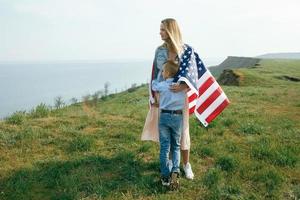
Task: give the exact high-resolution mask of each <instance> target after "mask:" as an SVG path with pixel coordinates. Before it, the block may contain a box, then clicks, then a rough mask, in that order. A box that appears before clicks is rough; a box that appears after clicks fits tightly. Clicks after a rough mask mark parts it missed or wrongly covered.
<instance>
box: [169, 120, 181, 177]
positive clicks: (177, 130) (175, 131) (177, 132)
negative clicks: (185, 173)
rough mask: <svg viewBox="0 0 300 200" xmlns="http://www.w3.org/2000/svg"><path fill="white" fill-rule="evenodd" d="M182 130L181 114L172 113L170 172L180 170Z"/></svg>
mask: <svg viewBox="0 0 300 200" xmlns="http://www.w3.org/2000/svg"><path fill="white" fill-rule="evenodd" d="M181 132H182V115H173V118H172V124H171V150H172V152H171V153H172V161H173V168H172V170H171V171H172V172H178V173H179V172H180V170H179V164H180V139H181Z"/></svg>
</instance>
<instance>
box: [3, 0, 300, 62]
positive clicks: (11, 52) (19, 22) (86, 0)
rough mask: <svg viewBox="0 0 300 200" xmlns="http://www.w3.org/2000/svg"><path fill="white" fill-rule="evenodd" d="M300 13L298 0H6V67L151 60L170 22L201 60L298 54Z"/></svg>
mask: <svg viewBox="0 0 300 200" xmlns="http://www.w3.org/2000/svg"><path fill="white" fill-rule="evenodd" d="M299 10H300V1H299V0H251V1H250V0H226V1H222V0H206V1H203V0H109V1H107V0H105V1H104V0H0V62H1V61H66V60H127V59H128V60H140V59H152V58H153V56H154V51H155V48H156V47H157V46H159V45H160V44H161V43H162V41H161V39H160V35H159V28H160V22H161V20H162V19H165V18H169V17H171V18H175V19H176V20H177V21H178V23H179V26H180V28H181V32H182V35H183V40H184V42H185V43H187V44H189V45H191V46H192V47H194V49H195V50H196V51H197V52H198V53H199V55H200V56H201V57H205V58H207V57H209V58H215V57H216V58H220V57H226V56H257V55H261V54H265V53H274V52H299V51H300V45H299V44H300V23H299V22H300V12H299Z"/></svg>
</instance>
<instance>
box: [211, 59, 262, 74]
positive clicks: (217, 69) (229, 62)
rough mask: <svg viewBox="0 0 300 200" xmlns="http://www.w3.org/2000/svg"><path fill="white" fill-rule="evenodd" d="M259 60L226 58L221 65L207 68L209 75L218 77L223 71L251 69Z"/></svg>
mask: <svg viewBox="0 0 300 200" xmlns="http://www.w3.org/2000/svg"><path fill="white" fill-rule="evenodd" d="M259 61H260V59H259V58H253V57H237V56H228V57H227V58H226V59H225V60H224V61H223V62H222V63H221V64H219V65H217V66H212V67H210V68H209V70H210V71H211V73H212V74H213V75H214V76H215V77H218V76H219V75H220V74H221V73H222V71H223V70H224V69H233V68H243V67H253V66H255V65H257V64H258V63H259Z"/></svg>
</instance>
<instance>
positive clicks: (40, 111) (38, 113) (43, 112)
mask: <svg viewBox="0 0 300 200" xmlns="http://www.w3.org/2000/svg"><path fill="white" fill-rule="evenodd" d="M49 113H50V109H49V107H47V106H46V104H44V103H41V104H39V105H38V106H36V108H35V109H33V110H32V111H31V113H30V114H31V116H32V117H34V118H39V117H47V116H48V115H49Z"/></svg>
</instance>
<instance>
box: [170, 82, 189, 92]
mask: <svg viewBox="0 0 300 200" xmlns="http://www.w3.org/2000/svg"><path fill="white" fill-rule="evenodd" d="M188 88H189V87H188V85H187V84H186V83H185V82H180V83H176V84H173V85H171V87H170V90H171V91H172V92H181V91H184V90H187V89H188Z"/></svg>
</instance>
